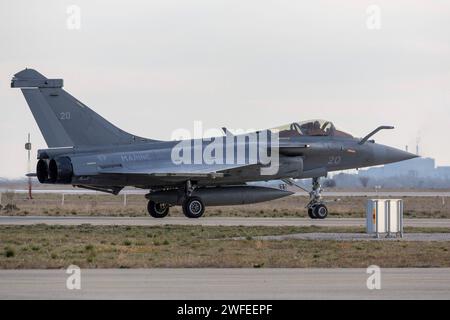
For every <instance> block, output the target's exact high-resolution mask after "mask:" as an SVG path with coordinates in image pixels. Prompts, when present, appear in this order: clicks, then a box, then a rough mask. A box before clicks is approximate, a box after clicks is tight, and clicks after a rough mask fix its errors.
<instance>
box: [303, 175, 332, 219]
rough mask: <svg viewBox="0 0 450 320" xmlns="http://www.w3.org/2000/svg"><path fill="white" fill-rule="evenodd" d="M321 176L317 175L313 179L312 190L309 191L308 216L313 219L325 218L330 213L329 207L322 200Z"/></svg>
mask: <svg viewBox="0 0 450 320" xmlns="http://www.w3.org/2000/svg"><path fill="white" fill-rule="evenodd" d="M319 179H320V178H318V177H316V178H313V180H312V190H311V192H310V193H309V202H308V204H307V205H306V208H307V209H308V216H309V217H310V218H311V219H325V218H326V217H327V215H328V209H327V206H326V205H325V203H324V202H323V200H322V191H323V189H322V187H321V186H320V180H319Z"/></svg>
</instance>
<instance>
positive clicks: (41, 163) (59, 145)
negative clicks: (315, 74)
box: [11, 69, 416, 219]
mask: <svg viewBox="0 0 450 320" xmlns="http://www.w3.org/2000/svg"><path fill="white" fill-rule="evenodd" d="M11 87H12V88H20V89H21V90H22V93H23V95H24V96H25V99H26V101H27V103H28V106H29V107H30V109H31V112H32V113H33V116H34V118H35V120H36V122H37V124H38V126H39V129H40V130H41V132H42V135H43V136H44V139H45V141H46V142H47V145H48V149H42V150H38V154H37V158H38V162H37V168H36V173H35V175H36V176H37V178H38V180H39V182H41V183H50V184H70V185H73V186H76V187H80V188H86V189H93V190H99V191H103V192H109V193H112V194H115V195H117V194H118V193H119V192H120V191H121V190H122V189H123V188H124V187H126V186H134V187H136V188H142V189H145V190H149V192H148V194H146V198H147V199H148V200H149V201H148V206H147V207H148V212H149V214H150V215H151V216H152V217H155V218H162V217H165V216H166V215H167V214H168V212H169V208H170V207H171V206H175V205H181V206H182V208H183V212H184V214H185V215H186V217H189V218H198V217H201V216H202V215H203V213H204V211H205V206H217V205H242V204H249V203H256V202H262V201H268V200H273V199H278V198H282V197H285V196H289V195H291V194H293V192H290V191H287V190H281V189H276V188H269V187H262V186H255V185H248V184H247V183H248V182H255V181H269V180H274V179H281V180H283V181H285V182H286V183H287V184H290V185H292V186H297V187H299V188H302V189H303V190H305V189H304V188H303V187H302V186H301V185H299V184H297V182H296V180H295V179H304V178H312V187H311V189H308V190H305V191H307V192H309V195H310V201H309V203H308V205H307V210H308V214H309V216H310V217H311V218H313V219H323V218H325V217H326V216H327V214H328V209H327V207H326V205H325V202H324V200H323V199H322V196H321V193H322V188H321V186H320V182H319V179H320V178H321V177H325V176H327V174H328V173H329V172H331V171H337V170H344V169H352V168H361V167H368V166H374V165H380V164H386V163H391V162H397V161H402V160H406V159H411V158H414V157H416V155H414V154H411V153H408V152H405V151H402V150H398V149H395V148H392V147H388V146H385V145H381V144H377V143H375V141H374V140H370V138H371V137H372V136H373V135H374V134H375V133H376V132H378V131H379V130H382V129H392V127H389V126H381V127H378V128H377V129H375V130H373V131H372V132H370V133H369V134H368V135H366V136H365V137H364V138H356V137H353V136H352V135H350V134H348V133H346V132H344V131H341V130H338V129H337V128H336V127H335V126H334V124H333V123H332V122H330V121H324V120H312V121H304V122H293V123H290V124H288V125H285V126H281V127H278V128H272V129H267V130H262V131H257V132H253V133H248V134H240V135H233V134H232V133H231V132H229V131H228V130H226V129H225V128H223V131H224V135H223V136H219V137H215V138H212V139H187V140H180V141H160V140H152V139H147V138H142V137H138V136H135V135H133V134H130V133H127V132H125V131H123V130H121V129H119V128H118V127H116V126H114V125H113V124H111V123H110V122H108V121H107V120H105V119H104V118H102V117H101V116H100V115H98V114H97V113H95V112H94V111H92V110H91V109H90V108H89V107H87V106H86V105H85V104H83V103H82V102H80V101H79V100H77V99H76V98H74V97H73V96H71V95H70V94H69V93H67V92H66V91H64V90H63V89H62V87H63V80H62V79H48V78H46V77H45V76H43V75H42V74H40V73H39V72H37V71H35V70H33V69H25V70H22V71H20V72H19V73H17V74H15V75H14V77H13V79H12V81H11Z"/></svg>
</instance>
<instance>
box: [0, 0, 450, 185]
mask: <svg viewBox="0 0 450 320" xmlns="http://www.w3.org/2000/svg"><path fill="white" fill-rule="evenodd" d="M69 5H77V6H78V7H79V8H80V9H81V16H80V17H81V19H80V22H81V24H80V26H81V28H80V29H69V28H68V27H67V22H68V18H69V16H70V15H69V14H68V13H67V7H68V6H69ZM370 5H376V6H378V7H376V8H379V9H380V20H373V18H374V17H375V18H376V10H375V11H374V10H373V7H369V6H370ZM368 8H369V10H368ZM371 8H372V9H371ZM374 21H375V24H374V23H373V22H374ZM378 22H380V24H379V26H380V28H379V29H377V28H376V27H377V26H378V24H377V23H378ZM69 25H70V26H73V20H69ZM368 26H369V28H368ZM374 28H375V29H374ZM25 67H30V68H35V69H36V70H38V71H39V72H41V73H42V74H44V75H46V76H47V77H51V78H64V85H65V89H66V90H67V91H68V92H70V93H71V94H72V95H74V96H75V97H77V98H78V99H79V100H80V101H82V102H83V103H85V104H86V105H88V106H90V107H91V108H93V109H94V110H95V111H96V112H98V113H100V114H101V115H102V116H104V117H105V118H107V119H108V120H110V121H111V122H113V123H114V124H116V125H118V126H119V127H121V128H122V129H124V130H126V131H129V132H132V133H134V134H137V135H140V136H145V137H151V138H157V139H170V137H171V134H172V131H173V130H175V129H177V128H186V129H191V130H192V129H193V122H194V121H195V120H201V121H203V123H204V126H205V127H206V128H210V127H219V128H220V127H222V126H226V127H228V128H230V129H231V130H233V129H234V128H243V129H247V128H257V129H259V128H267V127H274V126H278V125H281V124H284V123H289V122H293V121H300V120H306V119H311V118H324V119H329V120H332V121H333V122H334V123H335V125H336V126H337V127H338V128H341V129H343V130H345V131H348V132H351V133H352V134H354V135H356V136H364V135H365V134H366V133H368V132H369V131H371V130H372V129H374V128H375V127H377V126H378V125H385V124H386V125H394V126H395V127H396V129H395V130H393V131H384V132H381V133H379V134H378V135H377V136H376V137H375V138H376V140H377V142H380V143H385V144H389V145H391V146H394V147H398V148H402V149H404V148H405V145H409V147H410V151H411V150H415V144H416V141H417V140H418V139H419V140H420V153H421V155H423V156H427V157H433V158H436V160H437V163H438V164H439V165H450V148H449V144H450V143H449V139H450V134H449V130H450V2H448V1H425V0H423V1H411V0H407V1H406V0H405V1H399V0H396V1H376V2H373V1H362V0H354V1H349V0H348V1H331V0H330V1H308V2H307V3H306V1H296V0H291V1H280V0H277V1H275V0H273V1H266V0H254V1H253V0H252V1H250V0H239V1H237V0H236V1H235V0H223V1H216V0H203V1H189V0H178V1H170V0H161V1H152V0H150V1H93V0H86V1H76V0H73V1H62V0H54V1H46V0H42V1H25V0H15V1H2V2H0V108H1V111H2V112H1V117H0V148H1V150H2V156H1V157H0V177H9V178H12V177H19V176H23V174H24V173H25V172H26V152H25V150H24V146H23V144H24V142H25V139H26V135H27V133H28V132H31V135H32V140H33V141H32V142H33V149H34V150H33V167H34V165H35V160H34V158H35V152H36V150H37V149H38V148H45V147H46V144H45V142H44V140H43V138H42V136H41V134H40V132H39V129H38V127H37V125H36V123H35V122H34V119H33V117H32V115H31V112H30V111H29V109H28V106H27V105H26V102H25V99H24V98H23V96H22V94H21V93H20V91H19V90H17V89H11V88H9V85H10V79H11V77H12V75H13V74H14V73H16V72H18V71H20V70H22V69H24V68H25Z"/></svg>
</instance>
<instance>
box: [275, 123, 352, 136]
mask: <svg viewBox="0 0 450 320" xmlns="http://www.w3.org/2000/svg"><path fill="white" fill-rule="evenodd" d="M271 130H273V131H277V132H278V133H279V136H280V138H283V137H295V136H332V137H348V138H352V137H353V136H352V135H351V134H348V133H346V132H344V131H340V130H338V129H336V127H335V126H334V124H333V123H332V122H331V121H327V120H319V119H316V120H308V121H302V122H293V123H291V124H287V125H284V126H280V127H277V128H273V129H271Z"/></svg>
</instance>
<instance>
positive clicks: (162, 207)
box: [147, 181, 205, 218]
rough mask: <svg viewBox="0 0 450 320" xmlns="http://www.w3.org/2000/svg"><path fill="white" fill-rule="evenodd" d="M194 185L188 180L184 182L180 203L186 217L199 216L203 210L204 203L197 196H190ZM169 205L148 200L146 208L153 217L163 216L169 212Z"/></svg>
mask: <svg viewBox="0 0 450 320" xmlns="http://www.w3.org/2000/svg"><path fill="white" fill-rule="evenodd" d="M194 189H195V186H193V185H192V184H191V182H190V181H187V182H186V186H185V188H184V190H185V196H184V200H183V202H182V203H181V207H182V209H183V213H184V215H185V216H186V217H188V218H200V217H201V216H202V215H203V213H204V212H205V205H204V203H203V201H202V199H200V198H199V197H195V196H192V192H193V191H194ZM169 207H170V205H169V204H167V203H157V202H154V201H152V200H150V201H149V202H148V205H147V210H148V213H149V214H150V215H151V216H152V217H153V218H164V217H165V216H167V214H168V213H169Z"/></svg>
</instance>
